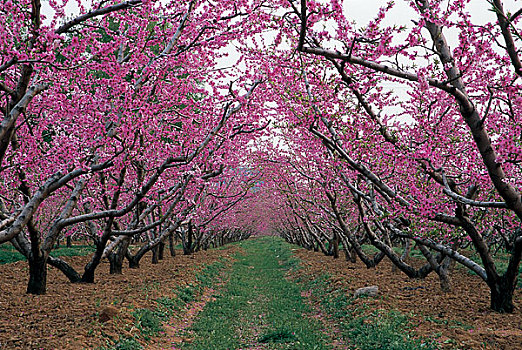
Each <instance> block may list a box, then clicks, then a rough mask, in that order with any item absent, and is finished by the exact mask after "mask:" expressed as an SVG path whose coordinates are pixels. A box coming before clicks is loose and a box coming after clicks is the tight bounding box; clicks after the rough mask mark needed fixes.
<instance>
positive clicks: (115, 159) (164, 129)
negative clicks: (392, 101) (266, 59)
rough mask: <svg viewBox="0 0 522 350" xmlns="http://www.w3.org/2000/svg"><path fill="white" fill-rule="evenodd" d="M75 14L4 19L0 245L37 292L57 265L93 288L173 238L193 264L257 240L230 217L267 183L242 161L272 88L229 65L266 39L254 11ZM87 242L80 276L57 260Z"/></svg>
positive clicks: (231, 5)
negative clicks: (203, 254)
mask: <svg viewBox="0 0 522 350" xmlns="http://www.w3.org/2000/svg"><path fill="white" fill-rule="evenodd" d="M66 5H67V1H65V2H64V3H59V2H54V1H51V2H49V3H48V5H47V6H48V7H47V8H44V9H43V10H42V4H41V3H40V0H32V1H25V0H14V1H7V2H4V3H3V5H2V8H1V9H0V20H1V21H2V23H4V24H5V25H2V27H1V29H0V38H1V41H0V53H1V66H0V74H1V78H0V94H1V99H2V104H1V106H0V107H1V110H2V122H1V126H0V140H1V141H0V143H1V146H0V149H1V150H0V162H1V175H0V176H1V179H2V186H1V189H0V191H1V194H0V195H1V199H0V216H1V223H0V242H1V243H5V242H11V244H12V245H14V246H15V248H16V249H17V250H18V251H19V252H21V253H22V254H23V255H24V256H25V257H26V258H27V261H28V263H29V283H28V287H27V292H28V293H33V294H43V293H45V291H46V279H47V265H48V264H49V265H52V266H54V267H56V268H58V269H60V270H61V271H62V272H63V273H65V274H66V275H67V277H68V278H69V279H70V280H71V281H72V282H87V283H90V282H94V278H95V270H96V268H97V267H98V266H99V264H100V262H101V261H102V259H104V258H108V259H109V261H110V262H111V272H114V273H121V270H122V264H123V261H124V259H128V260H129V264H130V266H131V267H137V266H139V262H140V259H141V258H142V257H143V256H144V255H145V254H146V253H147V252H149V251H153V253H154V255H153V256H154V259H156V258H157V256H156V255H157V253H158V248H161V249H163V247H164V244H165V242H166V241H167V240H169V239H170V240H171V239H172V237H173V236H178V237H179V238H180V239H181V240H182V241H183V248H184V251H185V253H186V254H190V253H192V252H193V251H195V250H198V249H201V248H206V247H208V246H209V245H211V244H216V243H224V242H226V241H231V240H236V239H241V238H244V237H246V236H248V235H249V233H248V232H246V231H245V230H241V231H238V230H237V229H236V230H230V229H228V228H227V227H224V226H222V225H221V226H220V225H218V222H217V219H218V218H219V217H220V216H222V215H225V214H226V213H227V211H229V210H230V209H231V208H233V207H234V206H235V205H237V203H239V202H240V201H242V200H244V199H245V197H247V196H248V194H249V191H250V188H252V187H253V185H254V184H255V181H256V177H257V176H258V174H256V173H252V172H246V171H241V164H243V163H244V158H245V157H246V154H247V153H246V150H247V147H246V144H247V143H248V141H249V140H250V139H251V138H252V137H253V136H254V135H255V133H256V132H257V131H258V130H261V129H262V128H263V127H262V125H261V124H260V123H259V121H258V119H259V118H258V117H257V116H258V115H259V114H258V113H257V111H256V107H255V106H257V105H259V103H256V102H255V101H256V96H255V95H256V88H257V86H258V85H259V83H260V81H257V80H255V79H254V78H252V77H250V76H241V75H239V73H238V72H237V71H235V70H234V69H233V68H229V69H226V68H223V67H221V68H220V67H219V64H218V63H219V59H220V58H221V56H224V55H225V53H224V52H223V53H220V52H221V51H222V49H223V48H224V47H226V46H227V45H229V44H230V43H231V42H232V41H233V40H235V39H236V38H237V37H241V36H245V35H246V34H247V33H252V32H253V31H255V30H257V29H256V28H253V27H252V26H251V25H250V24H249V23H250V21H253V22H256V21H255V19H254V14H252V13H251V4H239V3H237V2H225V3H220V4H213V3H211V2H208V1H196V0H194V1H171V2H168V3H156V2H153V1H141V0H130V1H126V2H113V1H93V2H92V3H89V4H82V3H79V4H78V12H79V13H78V14H77V15H75V16H73V17H71V16H67V15H66V11H65V9H66ZM235 148H238V149H244V150H245V152H241V153H240V152H233V151H232V150H234V149H235ZM78 232H83V234H84V236H85V237H88V239H92V242H94V247H95V252H94V253H93V255H92V257H91V259H90V261H89V262H88V263H87V264H86V266H85V268H84V271H83V272H81V273H79V272H77V271H76V270H75V269H74V268H73V267H72V266H71V265H69V264H68V263H67V262H65V261H64V260H62V259H59V258H56V257H52V256H51V255H50V252H51V250H52V249H53V248H54V246H55V244H56V242H57V241H58V240H59V239H60V238H61V237H63V236H67V235H71V234H75V233H78ZM133 241H137V242H140V243H139V244H141V246H140V247H139V249H137V250H135V251H133V252H132V251H130V250H129V249H128V248H129V245H130V244H131V243H132V242H133Z"/></svg>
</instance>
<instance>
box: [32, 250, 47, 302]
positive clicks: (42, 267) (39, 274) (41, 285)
mask: <svg viewBox="0 0 522 350" xmlns="http://www.w3.org/2000/svg"><path fill="white" fill-rule="evenodd" d="M28 262H29V283H28V284H27V294H35V295H43V294H45V292H46V289H47V262H46V259H44V258H43V257H37V258H36V259H29V260H28Z"/></svg>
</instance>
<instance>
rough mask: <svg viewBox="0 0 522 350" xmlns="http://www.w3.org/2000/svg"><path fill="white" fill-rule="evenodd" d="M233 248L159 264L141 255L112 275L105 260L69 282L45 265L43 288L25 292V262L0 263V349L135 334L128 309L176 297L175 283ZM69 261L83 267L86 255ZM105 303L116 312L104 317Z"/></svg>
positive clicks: (89, 342) (82, 344)
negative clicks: (87, 280) (86, 276)
mask: <svg viewBox="0 0 522 350" xmlns="http://www.w3.org/2000/svg"><path fill="white" fill-rule="evenodd" d="M235 249H236V248H234V247H230V248H228V249H225V250H209V251H206V252H198V253H196V254H195V255H194V256H183V255H181V253H179V254H178V255H177V256H176V257H174V258H171V257H170V256H168V257H166V259H165V260H163V261H160V263H159V264H157V265H153V264H151V263H150V257H148V256H147V257H145V258H143V260H142V262H141V267H140V268H139V269H128V268H127V269H124V272H123V275H110V274H109V273H108V271H109V267H108V264H102V266H100V267H99V268H98V270H97V275H96V283H94V284H71V283H69V282H68V280H67V279H66V278H65V277H64V276H63V275H62V274H61V273H60V272H59V271H57V270H55V269H52V268H49V272H48V286H47V294H46V295H42V296H34V295H27V294H25V288H26V283H27V278H28V273H27V270H28V268H27V264H26V263H25V262H17V263H13V264H7V265H0V293H1V294H0V349H24V350H25V349H95V348H97V347H99V346H104V345H106V342H107V340H108V339H109V338H112V339H115V340H117V339H118V338H119V337H120V336H127V337H129V336H134V335H137V333H138V330H137V329H136V328H135V327H133V324H134V318H133V317H132V315H131V312H132V310H134V309H136V308H154V307H155V303H154V300H155V299H157V298H158V297H160V296H170V297H174V296H175V295H174V292H173V289H174V288H176V287H178V286H183V285H186V284H188V283H192V282H194V274H195V272H196V271H197V270H199V269H200V268H201V266H202V265H203V264H209V263H212V262H214V261H216V260H217V259H218V258H220V257H224V256H225V257H227V256H230V254H232V252H233V251H234V250H235ZM68 261H69V262H70V263H71V264H72V265H73V266H74V267H75V268H77V269H78V271H81V270H82V268H83V266H84V265H85V263H86V262H87V261H88V257H72V258H68ZM107 306H114V307H115V308H117V309H118V315H117V316H116V317H115V318H114V319H112V320H110V321H107V322H105V323H101V322H99V313H100V312H102V311H103V309H104V308H105V307H107Z"/></svg>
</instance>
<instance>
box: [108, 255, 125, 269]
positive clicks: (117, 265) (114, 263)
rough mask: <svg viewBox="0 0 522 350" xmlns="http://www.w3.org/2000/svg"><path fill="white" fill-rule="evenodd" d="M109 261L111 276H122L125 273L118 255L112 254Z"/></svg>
mask: <svg viewBox="0 0 522 350" xmlns="http://www.w3.org/2000/svg"><path fill="white" fill-rule="evenodd" d="M107 259H109V273H110V274H111V275H121V274H122V273H123V268H122V262H121V261H120V259H119V257H118V254H115V253H112V252H111V253H109V255H107Z"/></svg>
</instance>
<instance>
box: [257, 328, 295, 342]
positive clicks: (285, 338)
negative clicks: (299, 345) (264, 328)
mask: <svg viewBox="0 0 522 350" xmlns="http://www.w3.org/2000/svg"><path fill="white" fill-rule="evenodd" d="M295 340H297V337H296V336H295V334H294V333H293V332H292V331H290V330H289V329H286V328H279V329H275V330H270V331H268V332H265V333H264V334H262V335H261V336H260V337H259V339H258V341H259V342H260V343H279V344H281V343H291V342H293V341H295Z"/></svg>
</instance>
